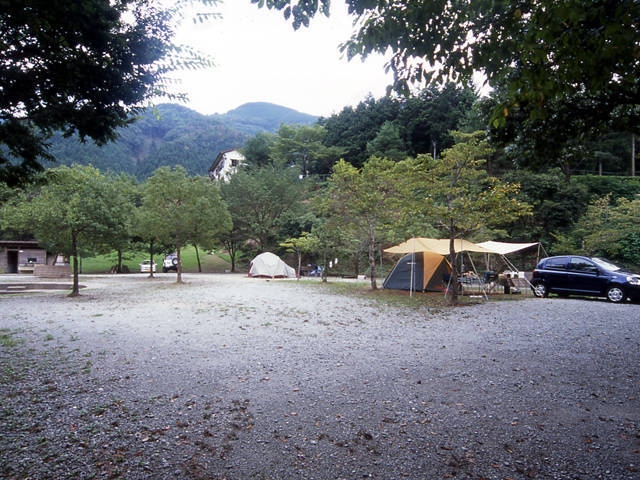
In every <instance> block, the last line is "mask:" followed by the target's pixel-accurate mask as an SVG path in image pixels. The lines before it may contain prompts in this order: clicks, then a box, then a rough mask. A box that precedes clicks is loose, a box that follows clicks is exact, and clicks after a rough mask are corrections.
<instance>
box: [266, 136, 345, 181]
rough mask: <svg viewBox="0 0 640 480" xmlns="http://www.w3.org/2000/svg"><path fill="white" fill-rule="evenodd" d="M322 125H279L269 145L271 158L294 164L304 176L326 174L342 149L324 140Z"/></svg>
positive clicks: (279, 161) (275, 160) (277, 161)
mask: <svg viewBox="0 0 640 480" xmlns="http://www.w3.org/2000/svg"><path fill="white" fill-rule="evenodd" d="M325 136H326V131H325V129H324V128H323V127H322V126H320V125H312V126H309V125H281V126H280V129H279V130H278V133H277V135H276V136H275V138H274V141H273V144H272V145H271V150H270V156H271V160H272V161H273V162H276V163H283V164H287V165H296V166H297V167H298V168H299V169H300V171H301V172H302V176H303V177H305V178H306V177H308V176H309V175H310V174H328V173H329V172H330V171H331V167H332V166H333V164H334V163H335V162H336V161H337V160H338V158H340V155H341V154H342V149H340V148H338V147H327V146H325V145H324V144H323V140H324V138H325Z"/></svg>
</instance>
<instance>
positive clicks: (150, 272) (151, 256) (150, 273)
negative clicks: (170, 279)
mask: <svg viewBox="0 0 640 480" xmlns="http://www.w3.org/2000/svg"><path fill="white" fill-rule="evenodd" d="M149 257H150V258H149V259H150V260H151V266H150V267H149V278H154V277H153V240H151V241H150V242H149Z"/></svg>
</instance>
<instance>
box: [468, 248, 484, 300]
mask: <svg viewBox="0 0 640 480" xmlns="http://www.w3.org/2000/svg"><path fill="white" fill-rule="evenodd" d="M467 257H469V263H470V264H471V268H473V273H475V274H476V277H478V280H479V279H480V276H479V275H478V271H477V270H476V266H475V264H474V263H473V259H472V258H471V252H467ZM480 288H481V289H482V294H483V295H484V299H485V300H489V296H488V295H487V291H486V290H485V288H484V282H482V283H480Z"/></svg>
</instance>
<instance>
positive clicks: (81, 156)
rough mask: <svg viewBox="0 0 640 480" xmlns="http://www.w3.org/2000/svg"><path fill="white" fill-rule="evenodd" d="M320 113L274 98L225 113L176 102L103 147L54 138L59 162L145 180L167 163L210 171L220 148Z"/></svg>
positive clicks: (143, 117) (194, 171) (191, 170)
mask: <svg viewBox="0 0 640 480" xmlns="http://www.w3.org/2000/svg"><path fill="white" fill-rule="evenodd" d="M316 120H317V117H314V116H312V115H307V114H303V113H300V112H297V111H295V110H292V109H289V108H286V107H281V106H279V105H273V104H269V103H247V104H245V105H241V106H240V107H238V108H236V109H234V110H231V111H229V112H227V113H226V114H223V115H202V114H200V113H198V112H195V111H193V110H191V109H189V108H186V107H184V106H181V105H176V104H161V105H158V106H157V107H155V108H153V109H149V110H147V111H146V112H145V113H144V114H143V115H141V116H140V117H139V118H138V119H137V120H136V122H134V123H133V124H132V125H130V126H129V127H128V128H123V129H121V131H120V132H119V134H120V138H119V139H118V140H117V141H116V142H113V143H110V144H108V145H105V146H103V147H98V146H96V145H95V144H93V143H92V142H86V143H81V142H79V140H78V139H77V138H76V137H72V138H68V139H65V138H62V136H61V135H57V136H55V137H54V138H52V139H51V153H52V154H53V155H54V156H55V158H56V159H57V160H58V164H62V165H70V164H73V163H77V164H81V165H87V164H91V165H93V166H95V167H97V168H99V169H100V170H102V171H104V172H107V171H113V172H116V173H120V172H124V173H128V174H131V175H134V176H135V177H137V178H138V179H140V180H142V179H144V178H147V177H148V176H149V175H151V174H152V173H153V171H154V170H155V169H157V168H158V167H161V166H165V165H169V166H173V165H182V166H183V167H185V168H186V169H187V171H188V172H189V174H191V175H206V174H207V172H208V170H209V167H210V166H211V164H212V163H213V161H214V160H215V158H216V156H217V155H218V153H219V152H221V151H223V150H227V149H229V148H241V147H242V146H243V145H244V142H245V141H246V140H247V139H248V138H249V137H251V136H252V135H254V134H255V133H257V132H259V131H267V132H271V133H273V132H275V131H277V129H278V128H279V127H280V125H281V124H283V123H284V124H313V123H315V121H316Z"/></svg>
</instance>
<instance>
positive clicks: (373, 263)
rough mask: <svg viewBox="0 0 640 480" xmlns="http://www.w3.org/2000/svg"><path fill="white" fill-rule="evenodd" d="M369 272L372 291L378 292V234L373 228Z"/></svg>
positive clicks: (370, 232)
mask: <svg viewBox="0 0 640 480" xmlns="http://www.w3.org/2000/svg"><path fill="white" fill-rule="evenodd" d="M369 270H370V273H371V289H372V290H377V289H378V284H377V283H376V234H375V232H374V231H373V228H372V227H369Z"/></svg>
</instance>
